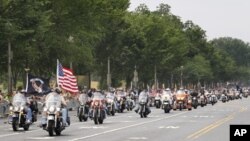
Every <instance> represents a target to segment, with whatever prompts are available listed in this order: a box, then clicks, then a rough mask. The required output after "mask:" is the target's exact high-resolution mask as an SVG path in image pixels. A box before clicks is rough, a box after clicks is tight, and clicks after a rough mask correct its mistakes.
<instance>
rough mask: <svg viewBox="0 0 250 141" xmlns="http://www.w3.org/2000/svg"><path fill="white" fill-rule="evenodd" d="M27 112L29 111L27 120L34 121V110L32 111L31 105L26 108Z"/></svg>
mask: <svg viewBox="0 0 250 141" xmlns="http://www.w3.org/2000/svg"><path fill="white" fill-rule="evenodd" d="M26 112H27V119H26V120H29V121H32V111H31V109H30V107H28V108H27V109H26Z"/></svg>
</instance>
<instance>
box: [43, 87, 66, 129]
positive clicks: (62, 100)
mask: <svg viewBox="0 0 250 141" xmlns="http://www.w3.org/2000/svg"><path fill="white" fill-rule="evenodd" d="M61 94H62V91H61V89H60V88H58V87H56V88H55V89H53V90H52V92H50V93H49V94H48V95H47V96H46V98H45V101H47V99H48V98H49V97H50V95H60V98H61V99H60V100H61V104H62V105H61V108H62V119H63V125H64V126H66V127H67V126H69V123H70V121H69V120H70V119H69V117H68V110H67V103H66V101H65V99H64V97H63V96H62V95H61ZM46 120H47V119H46V112H44V113H43V115H42V121H41V122H42V123H41V124H42V126H43V127H44V128H45V126H46Z"/></svg>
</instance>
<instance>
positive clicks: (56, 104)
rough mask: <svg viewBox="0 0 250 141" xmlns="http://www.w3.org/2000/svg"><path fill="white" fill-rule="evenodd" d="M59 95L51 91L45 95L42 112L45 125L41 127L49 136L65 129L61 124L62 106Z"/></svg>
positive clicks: (58, 133)
mask: <svg viewBox="0 0 250 141" xmlns="http://www.w3.org/2000/svg"><path fill="white" fill-rule="evenodd" d="M61 105H62V102H61V95H59V94H57V93H55V92H52V93H50V94H49V95H47V97H46V101H45V107H44V108H43V112H44V113H45V114H46V125H45V127H44V128H43V129H44V130H46V131H48V133H49V135H50V136H53V135H54V133H56V135H61V132H62V131H63V130H64V129H65V127H66V126H65V125H64V124H63V117H62V108H61Z"/></svg>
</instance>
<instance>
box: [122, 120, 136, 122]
mask: <svg viewBox="0 0 250 141" xmlns="http://www.w3.org/2000/svg"><path fill="white" fill-rule="evenodd" d="M120 122H135V121H129V120H124V121H120Z"/></svg>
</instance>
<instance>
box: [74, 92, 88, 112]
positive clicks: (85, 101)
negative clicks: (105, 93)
mask: <svg viewBox="0 0 250 141" xmlns="http://www.w3.org/2000/svg"><path fill="white" fill-rule="evenodd" d="M77 101H78V102H79V105H81V104H84V105H85V104H88V105H89V103H90V97H89V96H88V94H87V93H86V91H84V90H83V91H81V93H80V94H79V95H78V96H77ZM77 109H78V110H77V116H78V115H79V107H78V108H77ZM85 110H87V112H88V109H85Z"/></svg>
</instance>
